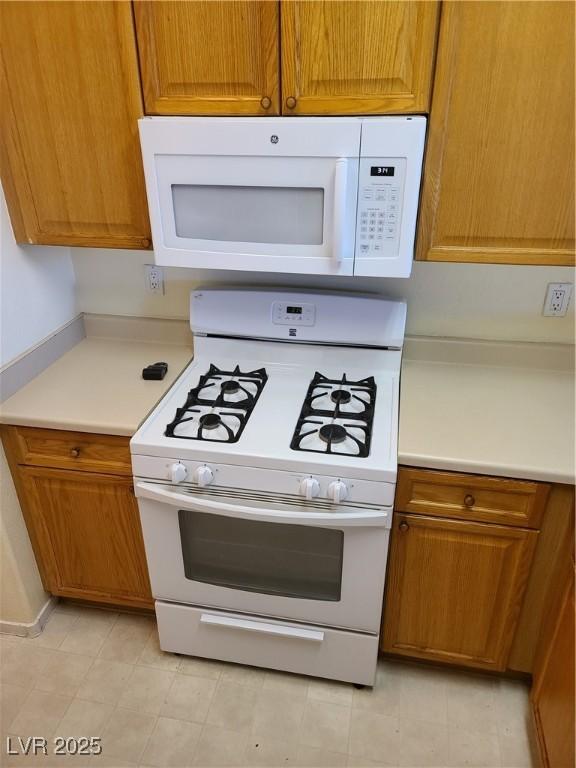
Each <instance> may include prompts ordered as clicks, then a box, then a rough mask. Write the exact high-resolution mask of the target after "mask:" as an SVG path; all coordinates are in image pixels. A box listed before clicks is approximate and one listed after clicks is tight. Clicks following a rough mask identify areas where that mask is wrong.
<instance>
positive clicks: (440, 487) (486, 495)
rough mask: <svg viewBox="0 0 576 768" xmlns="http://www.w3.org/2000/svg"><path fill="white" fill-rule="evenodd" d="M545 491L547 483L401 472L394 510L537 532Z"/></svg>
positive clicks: (426, 471)
mask: <svg viewBox="0 0 576 768" xmlns="http://www.w3.org/2000/svg"><path fill="white" fill-rule="evenodd" d="M549 490H550V486H549V485H548V484H547V483H533V482H529V481H524V480H508V479H503V478H497V477H482V476H480V475H463V474H459V473H456V472H435V471H431V470H420V469H404V468H402V469H401V470H400V472H399V473H398V486H397V489H396V501H395V508H396V510H398V511H399V512H415V513H419V514H422V515H437V516H440V517H447V518H457V519H461V520H471V521H476V522H485V523H502V524H504V525H517V526H520V527H522V528H539V527H540V522H541V520H542V515H543V513H544V508H545V506H546V500H547V498H548V492H549Z"/></svg>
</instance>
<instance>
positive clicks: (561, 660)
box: [532, 573, 575, 768]
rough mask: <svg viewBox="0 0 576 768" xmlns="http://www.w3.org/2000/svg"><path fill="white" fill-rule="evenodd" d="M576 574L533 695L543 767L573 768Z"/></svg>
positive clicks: (568, 588) (566, 595) (563, 603)
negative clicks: (575, 590)
mask: <svg viewBox="0 0 576 768" xmlns="http://www.w3.org/2000/svg"><path fill="white" fill-rule="evenodd" d="M574 615H575V603H574V573H572V578H571V580H570V582H569V583H568V585H567V589H566V592H565V595H564V599H563V601H562V606H561V610H560V614H559V616H558V620H557V622H556V625H555V628H554V634H553V636H552V639H551V643H550V646H549V648H548V650H547V653H546V656H545V659H544V664H543V666H542V667H541V669H539V670H538V672H537V675H536V683H535V687H534V691H533V693H532V697H533V706H534V711H535V716H536V723H537V729H538V736H539V743H540V747H541V750H542V754H543V756H544V761H543V762H544V765H546V766H551V768H574V761H575V754H574V722H575V706H574Z"/></svg>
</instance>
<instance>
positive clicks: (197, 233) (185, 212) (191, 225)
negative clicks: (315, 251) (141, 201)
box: [172, 184, 324, 245]
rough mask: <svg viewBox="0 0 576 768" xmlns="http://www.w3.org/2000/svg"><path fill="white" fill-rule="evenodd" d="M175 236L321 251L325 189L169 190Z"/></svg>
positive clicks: (185, 186) (203, 187) (177, 186)
mask: <svg viewBox="0 0 576 768" xmlns="http://www.w3.org/2000/svg"><path fill="white" fill-rule="evenodd" d="M172 201H173V204H174V221H175V226H176V235H177V236H178V237H182V238H189V239H192V240H215V241H219V242H233V243H283V244H286V245H321V244H322V242H323V239H324V237H323V234H324V233H323V226H324V189H323V188H315V187H232V186H209V185H197V184H173V185H172Z"/></svg>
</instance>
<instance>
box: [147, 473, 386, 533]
mask: <svg viewBox="0 0 576 768" xmlns="http://www.w3.org/2000/svg"><path fill="white" fill-rule="evenodd" d="M134 488H135V491H136V496H138V498H141V499H150V500H151V501H158V502H160V503H162V504H170V505H171V506H173V507H178V508H179V509H194V510H197V511H198V512H213V513H215V514H218V515H224V516H226V517H237V518H241V519H244V520H257V521H259V522H266V523H291V524H292V525H317V526H319V527H320V528H339V529H342V528H353V527H354V528H387V527H389V522H388V521H389V519H390V512H387V511H386V510H371V509H366V510H362V511H357V512H288V511H286V510H283V509H267V510H266V511H263V510H261V509H258V508H257V507H250V506H244V505H241V504H230V503H228V502H226V501H210V500H209V499H200V498H198V497H197V496H186V495H185V494H184V493H176V492H175V491H172V490H166V489H165V488H163V487H162V486H160V485H157V484H155V483H147V482H145V481H141V480H139V481H138V482H136V484H135V486H134Z"/></svg>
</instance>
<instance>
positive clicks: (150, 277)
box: [144, 264, 164, 294]
mask: <svg viewBox="0 0 576 768" xmlns="http://www.w3.org/2000/svg"><path fill="white" fill-rule="evenodd" d="M144 269H145V275H146V290H147V291H148V293H156V294H163V293H164V270H163V269H162V267H157V266H156V264H145V266H144Z"/></svg>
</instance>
